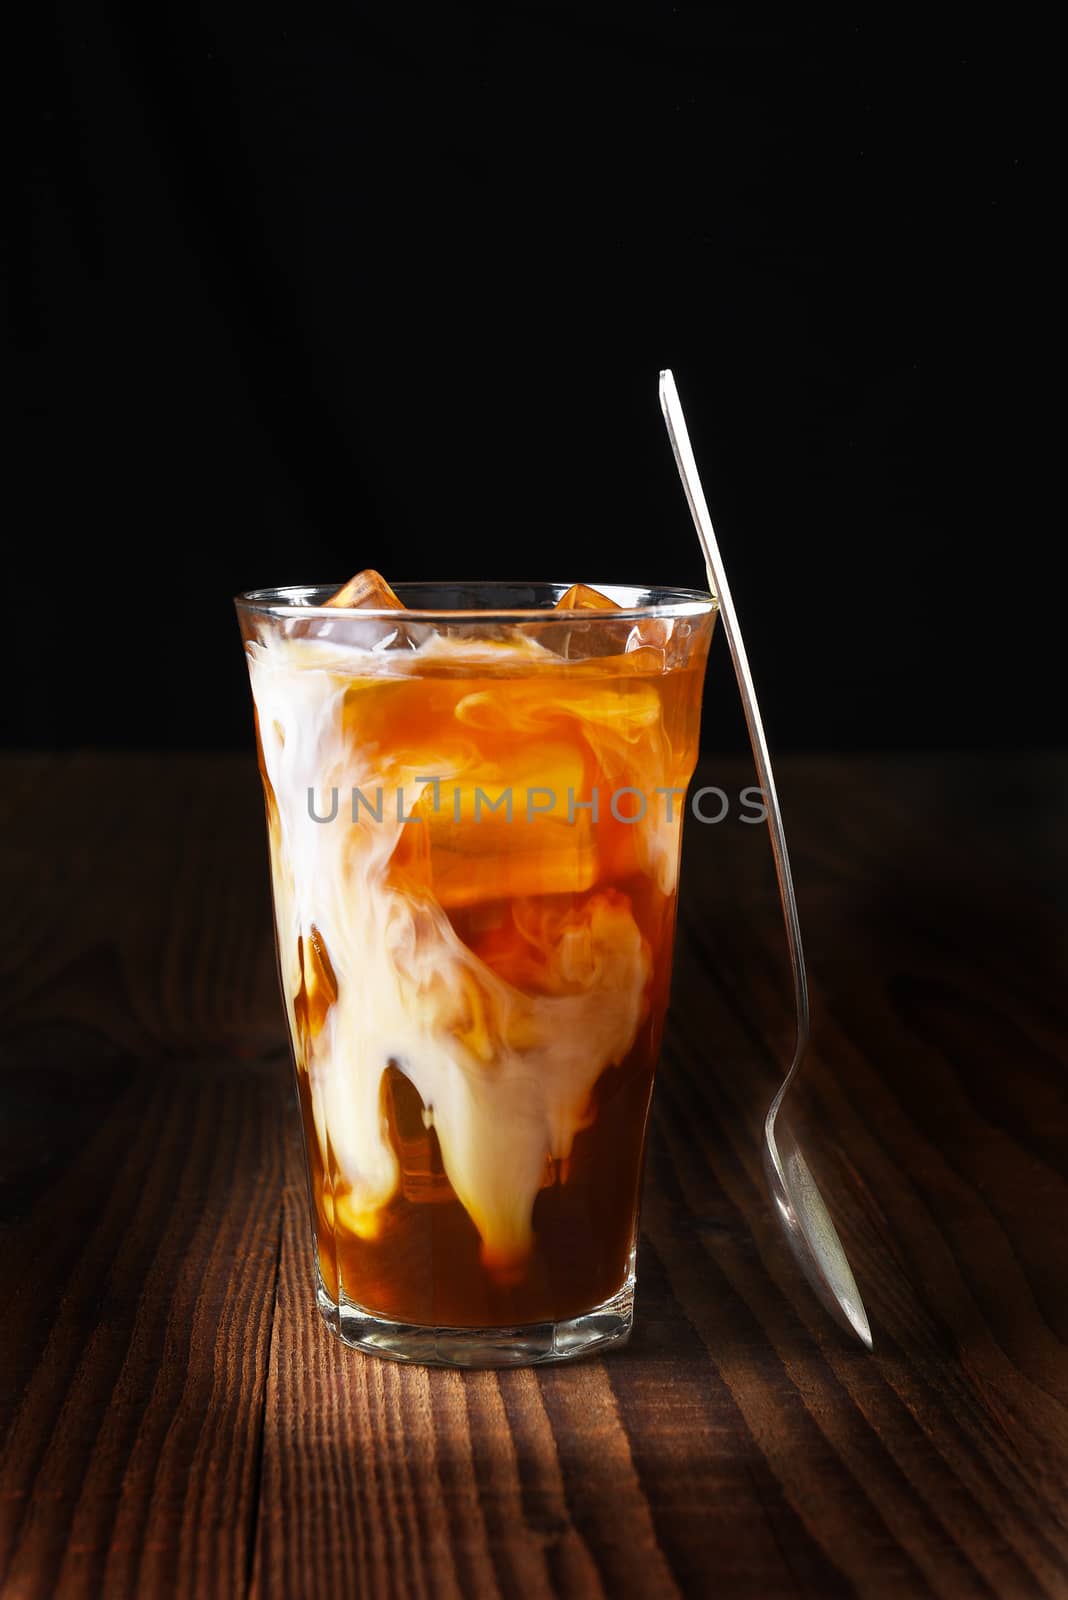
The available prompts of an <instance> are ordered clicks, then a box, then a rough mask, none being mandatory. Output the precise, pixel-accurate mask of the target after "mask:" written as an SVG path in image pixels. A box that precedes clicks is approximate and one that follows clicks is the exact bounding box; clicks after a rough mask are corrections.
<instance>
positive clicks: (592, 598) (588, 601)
mask: <svg viewBox="0 0 1068 1600" xmlns="http://www.w3.org/2000/svg"><path fill="white" fill-rule="evenodd" d="M553 610H554V611H618V610H619V606H617V605H616V602H615V601H614V600H609V598H608V596H607V595H606V594H601V593H600V591H599V590H597V589H591V588H590V586H589V584H588V583H573V584H572V585H571V587H570V589H568V591H567V593H566V594H562V595H561V596H560V598H559V600H558V601H557V602H556V604H555V605H554V606H553Z"/></svg>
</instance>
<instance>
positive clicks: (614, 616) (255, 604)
mask: <svg viewBox="0 0 1068 1600" xmlns="http://www.w3.org/2000/svg"><path fill="white" fill-rule="evenodd" d="M341 587H342V584H341V583H334V584H328V583H290V584H282V585H279V586H278V587H277V588H267V589H246V590H245V591H243V593H241V594H237V595H235V596H234V604H235V606H237V608H238V610H239V611H248V612H253V613H255V614H256V615H258V616H268V617H276V618H278V619H280V620H282V619H289V618H297V619H301V618H305V619H306V618H309V617H325V618H330V619H332V620H334V621H337V620H338V619H339V618H341V617H358V618H360V619H361V620H362V621H368V620H371V621H381V622H396V621H397V618H398V616H399V615H402V613H399V612H397V611H395V610H394V609H393V608H392V607H377V606H326V605H306V604H300V603H299V602H298V601H297V600H296V599H295V598H293V597H296V596H298V595H305V594H310V593H315V592H317V591H319V590H324V591H326V592H327V593H336V592H337V591H338V590H339V589H340V588H341ZM391 587H392V588H393V589H394V590H395V591H396V593H397V595H398V596H400V595H401V593H402V591H403V590H405V589H457V588H462V589H476V590H477V589H509V588H515V589H559V590H560V591H561V592H562V593H566V592H567V590H568V589H570V588H571V587H572V585H571V584H569V583H553V582H551V581H549V580H548V579H545V578H538V579H528V580H524V579H521V578H500V579H496V578H471V579H464V578H450V579H434V580H430V579H427V580H424V581H417V580H415V579H409V580H406V581H405V582H403V583H397V584H393V585H391ZM587 587H588V588H593V589H596V590H597V591H598V593H600V594H603V595H605V596H606V597H607V598H609V599H611V594H612V590H616V591H619V590H627V591H632V592H633V591H638V592H641V593H645V594H650V595H657V596H659V597H660V598H658V599H655V600H650V601H646V602H645V603H643V604H641V605H636V606H619V607H618V608H617V609H616V610H614V611H595V610H586V609H582V608H580V609H575V608H573V607H570V606H569V607H565V608H562V609H557V608H554V607H552V606H548V607H546V606H494V607H492V608H491V609H483V608H482V607H474V608H472V609H464V610H459V609H457V610H454V609H452V608H447V607H444V606H429V607H427V606H414V607H412V608H411V609H409V608H408V607H405V609H404V612H403V615H404V616H405V617H409V618H411V619H413V620H414V621H416V622H443V621H444V622H454V621H455V622H485V623H487V624H490V623H496V622H528V623H529V622H533V621H541V622H559V621H560V620H561V618H567V619H568V620H572V619H578V620H580V621H582V622H595V621H597V620H598V619H601V620H603V621H605V622H624V621H628V622H629V621H634V622H638V621H643V620H646V619H649V618H655V617H703V616H707V615H709V614H711V613H714V612H716V611H718V609H719V602H718V600H717V598H716V596H715V595H714V594H711V593H709V592H708V591H707V590H704V589H687V588H681V587H677V586H674V585H673V586H671V587H667V586H665V585H658V584H640V583H605V584H589V585H587Z"/></svg>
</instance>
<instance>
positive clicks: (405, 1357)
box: [316, 1267, 635, 1367]
mask: <svg viewBox="0 0 1068 1600" xmlns="http://www.w3.org/2000/svg"><path fill="white" fill-rule="evenodd" d="M316 1277H317V1279H318V1281H317V1285H316V1300H317V1301H318V1305H319V1310H320V1312H321V1313H322V1316H323V1320H324V1321H325V1322H326V1324H327V1326H328V1327H329V1328H330V1329H332V1331H333V1332H334V1333H335V1334H337V1336H338V1338H339V1339H341V1340H342V1342H343V1343H344V1344H347V1345H349V1346H350V1347H351V1348H352V1349H353V1350H362V1351H363V1352H364V1353H365V1354H366V1355H372V1356H385V1357H386V1358H387V1359H389V1360H390V1361H409V1362H415V1363H418V1364H419V1365H420V1366H427V1367H533V1366H541V1365H543V1364H544V1363H546V1362H550V1361H574V1360H576V1359H577V1358H578V1357H579V1356H585V1355H593V1354H600V1352H601V1351H603V1350H607V1349H609V1348H611V1347H612V1346H615V1345H622V1344H625V1343H626V1341H627V1339H628V1338H629V1336H630V1330H631V1326H632V1324H633V1322H634V1283H635V1278H634V1271H633V1267H632V1268H631V1271H630V1272H629V1273H628V1275H627V1280H626V1282H625V1283H624V1285H623V1287H622V1288H621V1289H620V1290H619V1292H618V1293H617V1294H614V1295H613V1296H612V1297H611V1299H609V1300H605V1301H603V1302H602V1304H601V1305H599V1306H594V1307H593V1308H592V1310H590V1311H584V1312H582V1314H581V1315H580V1316H577V1317H569V1318H568V1319H567V1320H566V1321H564V1322H530V1323H526V1324H524V1325H523V1326H521V1327H514V1328H424V1327H417V1326H414V1325H412V1324H411V1323H406V1322H392V1321H390V1320H389V1318H388V1317H377V1316H375V1315H374V1314H373V1312H370V1311H365V1310H364V1308H363V1307H362V1306H358V1305H354V1304H353V1303H352V1302H351V1301H350V1300H348V1299H346V1298H345V1296H344V1295H342V1296H341V1300H340V1304H339V1303H337V1302H335V1301H334V1300H333V1298H332V1297H331V1296H330V1295H329V1294H328V1293H327V1291H326V1289H325V1287H324V1285H323V1281H322V1279H321V1278H319V1277H318V1273H317V1274H316Z"/></svg>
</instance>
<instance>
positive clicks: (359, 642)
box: [291, 567, 416, 650]
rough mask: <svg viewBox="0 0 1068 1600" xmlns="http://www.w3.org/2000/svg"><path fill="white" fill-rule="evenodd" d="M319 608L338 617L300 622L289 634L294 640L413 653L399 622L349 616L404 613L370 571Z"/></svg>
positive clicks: (399, 602) (413, 644) (406, 630)
mask: <svg viewBox="0 0 1068 1600" xmlns="http://www.w3.org/2000/svg"><path fill="white" fill-rule="evenodd" d="M322 604H323V606H324V608H326V609H328V610H331V611H337V612H338V613H339V615H338V619H337V621H336V622H335V621H334V620H333V619H331V620H330V621H327V620H326V618H325V617H322V616H317V617H314V618H309V619H308V621H304V620H303V619H300V620H298V621H297V622H296V623H295V624H294V625H293V626H292V630H291V631H292V632H293V634H294V635H295V636H296V637H297V638H301V639H329V640H330V641H331V642H332V643H337V644H343V645H349V646H352V647H353V648H355V649H358V650H394V649H409V650H413V649H415V647H416V641H415V640H414V638H413V636H412V633H411V630H409V628H408V627H407V626H406V625H405V624H402V623H401V622H400V621H399V620H398V621H397V622H386V621H385V620H384V619H382V618H380V617H376V616H370V617H360V618H356V617H353V616H350V615H349V613H350V612H352V611H359V612H368V611H389V612H394V611H396V612H403V611H404V610H405V606H404V602H403V601H402V600H399V599H398V598H397V596H396V595H395V594H394V593H393V590H392V589H391V588H390V586H389V584H388V583H387V582H386V580H385V578H383V577H382V575H381V573H378V572H375V571H374V570H373V568H371V567H366V568H365V569H364V570H363V572H358V573H357V574H356V576H355V577H354V578H350V579H349V581H348V583H346V584H344V585H342V587H341V588H340V589H339V590H338V591H337V593H336V594H332V595H331V596H330V598H329V599H328V600H324V601H323V602H322Z"/></svg>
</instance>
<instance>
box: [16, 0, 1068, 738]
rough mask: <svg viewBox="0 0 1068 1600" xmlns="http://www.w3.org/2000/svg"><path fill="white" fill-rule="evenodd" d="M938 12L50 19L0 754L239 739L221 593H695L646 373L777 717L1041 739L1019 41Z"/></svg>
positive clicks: (1035, 404) (1030, 196) (1032, 114)
mask: <svg viewBox="0 0 1068 1600" xmlns="http://www.w3.org/2000/svg"><path fill="white" fill-rule="evenodd" d="M857 9H858V11H859V10H860V9H861V8H857ZM813 10H814V11H815V12H816V13H817V16H816V20H815V21H813V20H812V19H811V17H810V16H809V15H808V13H809V12H811V11H813ZM821 13H822V15H821ZM932 13H935V14H934V15H933V14H932ZM938 13H939V8H930V10H929V11H928V12H927V13H926V14H925V15H924V20H923V23H922V26H920V25H913V23H912V22H910V21H909V20H908V18H907V17H906V15H905V13H903V12H901V11H899V10H897V9H894V10H890V9H889V8H888V9H887V12H886V15H885V16H884V19H883V20H882V21H880V22H875V21H872V20H871V18H870V17H869V18H864V17H863V16H860V15H857V14H854V13H853V12H847V11H846V10H844V9H841V8H833V7H832V8H820V7H816V8H810V7H802V6H797V7H794V8H793V9H792V12H788V13H787V16H788V17H790V18H791V19H792V20H788V21H778V20H769V14H768V13H767V11H766V10H765V9H764V8H759V7H732V8H728V9H723V8H718V7H711V6H705V5H685V4H680V5H677V6H668V5H640V6H617V5H607V4H574V5H567V6H563V5H558V6H553V5H535V4H530V5H525V6H509V5H505V6H489V5H479V6H458V5H454V4H450V3H445V0H443V3H441V4H439V5H437V6H435V7H434V8H433V9H428V10H426V11H425V12H424V11H416V10H413V8H412V7H410V6H402V5H395V6H393V5H387V6H382V5H376V6H373V7H372V6H366V5H362V4H356V3H354V4H350V5H348V6H340V5H339V6H320V5H308V6H299V7H298V6H290V7H287V8H284V10H282V11H280V12H278V13H275V14H273V15H267V14H265V13H264V12H263V11H262V10H260V11H259V12H258V13H256V14H255V16H256V20H254V21H253V20H251V18H252V16H253V13H252V12H251V11H250V12H249V13H248V14H247V15H246V16H245V17H243V18H240V19H239V17H238V14H237V13H232V12H230V11H229V10H227V9H226V8H224V7H219V6H208V7H201V8H199V9H198V8H196V7H195V6H194V5H189V6H185V7H182V8H180V9H179V8H167V7H163V8H162V9H161V8H156V7H145V6H142V7H137V8H133V7H131V8H129V10H128V11H127V12H126V14H125V15H124V16H123V15H120V14H118V13H116V14H114V15H108V16H107V17H105V18H102V17H101V16H100V15H99V14H96V8H90V9H89V10H86V8H83V7H75V6H73V5H70V6H66V7H63V6H61V7H60V8H59V10H58V11H57V12H56V14H55V17H54V20H53V22H52V24H51V25H50V27H49V30H48V32H47V36H46V37H45V38H44V40H43V42H42V46H41V49H40V51H39V52H38V53H37V54H36V55H35V57H34V58H33V60H32V62H30V63H29V64H28V71H29V73H30V75H31V77H32V84H33V95H32V102H33V112H32V121H31V125H30V142H29V167H28V174H27V175H28V192H29V196H30V201H31V206H30V226H29V229H28V239H29V243H30V251H29V255H28V265H29V272H28V275H27V278H26V282H25V285H24V291H25V292H24V293H22V294H21V295H20V296H19V297H18V298H17V300H16V316H15V324H14V327H15V341H16V346H17V350H18V354H19V355H20V357H21V358H22V366H21V368H20V370H21V371H23V372H24V373H25V377H24V380H23V381H22V383H21V392H22V395H23V397H24V399H25V402H26V410H27V421H28V426H27V429H26V433H25V438H24V440H21V441H20V442H19V447H18V450H17V452H16V474H17V475H18V476H21V475H25V478H26V483H27V487H28V490H29V493H28V496H27V497H26V498H25V501H24V506H25V509H24V510H23V511H21V512H20V513H19V516H18V521H17V523H16V524H15V526H14V528H13V532H14V534H15V537H14V539H13V541H12V544H13V547H14V559H15V564H16V565H15V574H14V576H15V578H16V580H17V583H18V591H17V592H18V594H19V597H20V600H19V603H18V604H17V605H16V606H15V607H14V608H13V610H14V613H15V615H14V621H13V623H11V624H10V625H9V627H8V630H7V635H6V637H7V641H8V643H9V644H11V643H13V644H14V647H15V674H14V676H13V677H9V682H12V683H13V684H14V685H15V687H14V690H13V692H12V693H10V694H9V696H8V704H7V707H6V710H7V713H8V716H7V721H8V726H9V732H10V737H11V739H12V740H13V741H14V742H15V743H17V744H19V743H21V744H27V743H29V744H33V743H42V744H46V745H49V744H54V745H59V746H63V747H69V746H73V745H82V744H103V745H121V744H133V745H138V744H143V745H175V746H188V747H219V746H228V745H240V744H242V743H245V742H247V741H248V739H249V737H250V713H249V708H248V703H247V687H246V684H245V681H244V669H243V665H242V661H241V657H240V651H239V647H238V643H237V634H236V627H235V624H234V621H233V615H232V610H231V607H230V596H231V595H232V594H233V593H234V592H236V591H237V590H238V589H241V588H245V587H251V586H256V585H264V584H270V583H284V582H300V581H332V580H335V579H336V580H338V581H339V582H340V581H341V580H343V579H344V578H345V577H347V576H349V575H350V574H351V573H352V572H353V571H355V570H356V569H357V568H359V567H361V566H365V565H375V566H377V567H380V568H381V569H382V570H383V571H384V572H385V573H386V574H387V576H389V577H392V578H395V579H403V578H422V577H439V576H462V577H469V576H476V575H480V574H481V575H485V576H493V577H510V576H511V577H524V578H525V577H551V578H560V579H564V580H571V579H584V580H587V581H590V582H594V583H596V582H597V581H598V580H601V581H609V580H613V579H615V580H617V581H627V580H632V581H648V582H658V583H674V582H677V583H687V584H694V583H700V582H701V576H702V574H701V568H700V563H699V560H698V559H697V555H696V546H695V542H694V537H693V533H692V530H691V528H690V525H689V522H688V516H687V513H686V509H685V505H684V502H683V500H682V498H681V494H680V491H679V487H678V483H677V480H676V478H675V475H674V468H673V465H672V462H671V457H670V453H669V450H668V446H667V443H666V440H665V437H664V435H663V430H662V424H661V421H660V415H659V409H658V406H657V398H656V379H657V372H658V369H659V368H660V367H661V366H662V365H666V364H670V365H672V366H673V367H674V369H675V372H676V376H677V378H678V381H679V385H680V388H681V390H682V394H683V399H684V401H685V403H686V405H687V409H688V412H689V414H690V421H691V428H692V431H693V433H694V436H695V444H696V446H697V450H698V455H699V459H700V461H701V464H702V468H703V471H704V473H705V477H706V487H707V489H708V494H709V500H710V503H711V506H712V510H713V515H714V517H715V518H716V521H717V527H718V531H719V535H720V540H721V543H722V545H723V549H724V554H725V556H726V559H727V562H728V567H729V569H730V570H731V571H732V576H733V586H734V590H735V597H736V599H737V601H738V604H739V608H740V611H741V614H742V619H743V622H744V624H745V626H746V630H747V633H748V636H749V644H750V652H751V655H752V657H753V661H754V666H755V670H756V676H757V681H758V685H759V687H760V688H761V690H762V693H763V697H764V699H765V702H766V705H765V710H766V714H767V718H768V721H769V724H770V729H771V733H772V739H773V744H774V745H776V746H777V747H779V748H790V747H795V748H796V747H811V748H833V747H840V748H857V747H860V748H865V747H910V746H916V747H932V746H958V745H976V744H981V745H992V746H1001V745H1009V746H1012V745H1015V746H1021V745H1028V744H1042V743H1050V742H1060V740H1061V738H1062V733H1063V718H1062V716H1061V712H1060V699H1061V686H1062V682H1061V680H1062V678H1063V674H1062V673H1061V672H1060V671H1059V667H1058V662H1059V652H1058V625H1057V622H1058V613H1059V604H1058V600H1057V596H1056V594H1055V592H1054V586H1053V584H1052V582H1051V581H1050V579H1049V577H1048V572H1047V558H1046V554H1045V551H1044V543H1043V541H1044V540H1045V538H1046V537H1047V535H1048V529H1049V526H1050V522H1049V518H1048V516H1047V515H1046V514H1045V513H1042V514H1041V515H1040V513H1039V508H1038V507H1037V505H1036V504H1035V500H1034V496H1033V491H1032V485H1033V482H1034V479H1035V475H1036V469H1037V467H1038V465H1039V464H1040V460H1041V457H1042V455H1043V454H1044V453H1045V451H1046V450H1047V449H1048V447H1049V443H1050V438H1051V434H1050V431H1049V429H1048V428H1047V427H1046V425H1045V423H1044V420H1043V418H1044V414H1045V408H1044V405H1041V406H1040V404H1039V401H1038V399H1037V398H1036V395H1037V393H1038V392H1039V390H1038V388H1037V381H1038V376H1039V375H1040V374H1041V372H1042V371H1043V369H1044V367H1045V356H1044V343H1045V339H1046V315H1047V313H1046V312H1045V311H1044V310H1043V308H1042V307H1043V300H1042V292H1041V291H1042V287H1043V276H1044V273H1045V271H1046V268H1045V266H1044V263H1045V261H1046V259H1047V257H1048V249H1049V246H1048V237H1049V229H1048V228H1047V224H1046V221H1045V217H1046V207H1045V206H1044V205H1042V204H1040V203H1039V192H1038V187H1037V184H1036V181H1035V177H1034V173H1033V166H1032V163H1033V159H1034V154H1035V150H1036V146H1037V144H1038V143H1039V134H1038V130H1037V120H1038V117H1039V115H1040V112H1041V98H1042V96H1041V93H1040V91H1039V88H1038V85H1039V81H1040V77H1041V72H1040V70H1039V65H1038V63H1039V61H1040V58H1041V57H1042V55H1043V53H1044V51H1045V50H1048V48H1049V45H1048V43H1047V44H1046V45H1043V42H1042V40H1041V39H1036V38H1032V37H1029V36H1027V35H1026V33H1025V28H1024V24H1023V23H1019V24H1016V25H1013V24H1011V23H1009V22H1008V21H1007V20H1006V16H1007V14H1006V15H1004V16H1002V17H1001V18H1000V20H997V21H986V22H983V21H982V20H980V18H979V16H977V15H966V14H963V13H962V15H961V16H957V17H953V16H952V15H951V13H949V12H946V11H942V12H941V13H940V15H941V20H939V18H938ZM15 503H18V502H17V501H16V502H15ZM1002 548H1003V549H1004V552H1005V558H1008V559H1011V561H1012V568H1011V580H1012V581H1011V586H1010V587H1011V598H1007V597H1006V595H1005V580H1006V576H1007V574H1006V570H1005V567H1004V559H1005V558H1003V557H1002V555H1001V554H1000V553H999V552H1000V551H1001V549H1002ZM10 577H11V573H10V571H9V578H10ZM712 675H713V679H714V682H715V684H716V685H717V686H718V687H717V689H716V697H714V706H715V708H716V709H715V711H714V720H713V723H712V725H711V726H710V727H709V730H708V735H709V738H710V739H711V740H712V741H713V742H714V743H715V742H720V741H722V742H724V743H730V742H733V741H736V740H737V737H738V726H737V718H736V717H735V716H734V714H733V712H732V710H731V705H730V697H729V695H727V694H726V693H724V692H721V691H723V690H724V689H725V686H729V668H728V665H727V659H726V654H725V651H724V650H723V646H722V641H721V642H720V644H719V647H718V649H717V650H716V652H715V653H714V656H713V665H712ZM721 718H722V720H720V719H721Z"/></svg>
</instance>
